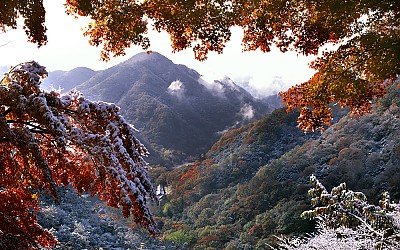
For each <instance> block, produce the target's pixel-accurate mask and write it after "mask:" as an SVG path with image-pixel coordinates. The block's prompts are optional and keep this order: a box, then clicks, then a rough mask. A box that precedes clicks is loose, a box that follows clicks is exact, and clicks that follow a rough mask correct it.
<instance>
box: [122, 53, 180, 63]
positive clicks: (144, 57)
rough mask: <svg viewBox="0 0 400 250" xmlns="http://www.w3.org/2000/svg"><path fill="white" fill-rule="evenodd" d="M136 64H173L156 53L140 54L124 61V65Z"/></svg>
mask: <svg viewBox="0 0 400 250" xmlns="http://www.w3.org/2000/svg"><path fill="white" fill-rule="evenodd" d="M136 63H142V64H143V63H145V64H161V63H162V64H165V63H173V62H172V61H171V60H169V59H168V58H167V57H165V56H163V55H162V54H160V53H158V52H155V51H153V52H151V53H148V52H140V53H138V54H136V55H134V56H132V57H131V58H130V59H128V60H126V61H125V62H124V64H136Z"/></svg>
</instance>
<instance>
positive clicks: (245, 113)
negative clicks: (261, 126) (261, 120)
mask: <svg viewBox="0 0 400 250" xmlns="http://www.w3.org/2000/svg"><path fill="white" fill-rule="evenodd" d="M240 115H241V116H242V117H243V120H251V119H253V118H254V109H253V106H251V105H250V104H248V103H246V104H245V105H244V106H243V107H242V108H241V109H240Z"/></svg>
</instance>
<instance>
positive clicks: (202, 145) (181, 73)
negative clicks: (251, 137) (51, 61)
mask: <svg viewBox="0 0 400 250" xmlns="http://www.w3.org/2000/svg"><path fill="white" fill-rule="evenodd" d="M46 84H47V86H48V87H49V86H50V85H53V87H54V88H56V89H58V88H61V89H62V90H63V91H64V92H67V91H70V90H72V89H74V88H76V89H77V90H78V91H81V92H82V93H83V94H84V95H85V96H87V97H88V98H90V99H92V100H101V101H106V102H112V103H115V104H117V105H118V106H120V107H121V112H122V114H123V115H124V117H125V118H126V119H127V120H128V121H129V122H130V123H131V124H133V125H134V126H135V127H136V128H137V129H138V130H139V131H140V132H139V133H138V137H139V138H140V139H141V141H143V143H144V144H145V145H146V146H147V147H148V149H149V150H150V153H151V157H149V158H148V161H149V162H150V163H152V164H164V165H165V164H169V165H172V164H181V163H182V162H183V161H192V160H193V158H195V157H197V155H199V154H201V153H205V152H206V151H207V150H208V149H209V148H210V147H211V145H212V144H213V143H214V142H215V141H216V140H218V138H219V137H220V136H221V134H222V133H223V132H224V131H226V130H228V129H231V128H233V127H237V126H240V125H243V124H247V123H249V122H251V121H254V120H256V119H259V118H261V117H262V116H263V115H264V114H267V113H269V112H271V111H272V110H273V109H275V107H276V106H279V105H280V99H279V98H278V97H277V96H276V97H275V98H270V99H266V100H260V99H256V98H254V97H253V96H251V95H250V94H249V93H248V92H247V91H245V90H244V89H243V88H241V87H239V86H238V85H236V84H235V83H234V82H233V81H232V80H231V79H229V78H228V77H225V78H223V79H219V80H218V79H213V80H208V79H205V78H204V77H202V76H201V75H200V74H199V73H198V72H196V71H195V70H193V69H190V68H188V67H186V66H184V65H177V64H174V63H173V62H172V61H171V60H169V59H168V58H166V57H164V56H163V55H161V54H159V53H157V52H152V53H150V54H147V53H145V52H143V53H139V54H137V55H135V56H133V57H132V58H130V59H128V60H127V61H125V62H122V63H120V64H118V65H116V66H113V67H111V68H108V69H106V70H102V71H93V70H90V69H87V68H76V69H73V70H71V71H66V72H63V71H56V72H51V73H50V76H49V79H48V80H46ZM277 99H278V101H277ZM269 102H270V103H271V104H268V103H269Z"/></svg>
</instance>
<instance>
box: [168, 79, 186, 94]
mask: <svg viewBox="0 0 400 250" xmlns="http://www.w3.org/2000/svg"><path fill="white" fill-rule="evenodd" d="M184 91H185V86H184V85H183V83H182V82H181V81H180V80H176V81H173V82H171V84H170V85H169V86H168V93H170V94H171V95H175V96H177V97H178V98H182V96H183V92H184Z"/></svg>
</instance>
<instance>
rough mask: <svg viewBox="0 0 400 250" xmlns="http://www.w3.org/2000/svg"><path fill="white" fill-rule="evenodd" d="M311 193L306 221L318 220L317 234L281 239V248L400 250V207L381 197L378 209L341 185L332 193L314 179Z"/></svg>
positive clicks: (386, 194) (360, 194)
mask: <svg viewBox="0 0 400 250" xmlns="http://www.w3.org/2000/svg"><path fill="white" fill-rule="evenodd" d="M310 181H311V184H312V185H313V188H311V189H310V190H309V192H308V193H309V195H310V196H311V197H312V199H311V203H312V205H313V207H314V208H313V209H312V210H309V211H305V212H304V213H303V214H302V217H303V218H309V219H316V220H317V222H318V224H317V231H316V233H314V234H310V235H307V236H304V237H294V238H291V239H286V238H279V240H280V244H279V245H280V248H282V249H335V250H336V249H399V247H400V204H395V203H393V202H392V201H391V200H390V196H389V194H388V193H387V192H385V193H383V194H382V198H381V200H380V201H379V206H375V205H371V204H369V203H368V201H367V198H366V196H365V195H364V194H363V193H361V192H353V191H351V190H347V189H346V184H345V183H342V184H340V185H339V186H337V187H335V188H333V189H332V191H331V192H330V193H328V192H327V190H326V188H325V187H324V186H323V185H322V184H321V183H320V182H319V181H318V179H317V178H316V177H315V176H311V178H310Z"/></svg>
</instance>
